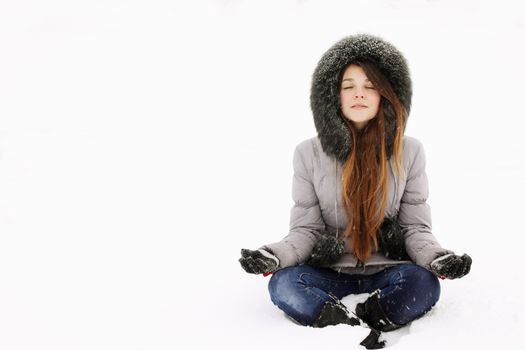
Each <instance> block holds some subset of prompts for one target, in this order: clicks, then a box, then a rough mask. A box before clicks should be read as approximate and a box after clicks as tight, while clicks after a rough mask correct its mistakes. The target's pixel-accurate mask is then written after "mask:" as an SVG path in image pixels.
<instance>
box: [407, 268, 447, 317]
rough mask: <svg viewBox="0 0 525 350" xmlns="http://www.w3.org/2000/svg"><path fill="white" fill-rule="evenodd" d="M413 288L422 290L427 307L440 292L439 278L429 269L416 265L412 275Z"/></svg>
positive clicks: (436, 300)
mask: <svg viewBox="0 0 525 350" xmlns="http://www.w3.org/2000/svg"><path fill="white" fill-rule="evenodd" d="M413 283H414V288H417V290H419V291H423V293H424V297H425V298H424V300H425V304H427V305H426V306H427V308H431V307H432V306H434V305H435V304H436V303H437V302H438V300H439V297H440V294H441V285H440V284H439V279H438V278H437V277H436V275H434V274H433V273H432V272H430V271H429V270H427V269H425V268H423V267H421V266H418V271H417V273H415V274H414V275H413Z"/></svg>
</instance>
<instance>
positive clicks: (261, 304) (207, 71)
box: [0, 0, 525, 350]
mask: <svg viewBox="0 0 525 350" xmlns="http://www.w3.org/2000/svg"><path fill="white" fill-rule="evenodd" d="M357 32H367V33H371V34H376V35H379V36H381V37H383V38H384V39H386V40H388V41H390V42H391V43H392V44H394V45H395V46H396V47H398V48H399V49H400V51H402V52H403V53H404V55H405V57H406V58H407V61H408V63H409V68H410V71H411V74H412V79H413V88H414V94H413V99H412V110H411V114H410V117H409V121H408V127H407V130H406V134H407V135H410V136H414V137H416V138H418V139H419V140H420V141H421V142H422V143H423V145H424V147H425V152H426V156H427V173H428V177H429V183H430V198H429V203H430V205H431V207H432V215H433V231H434V233H435V235H436V236H437V237H438V239H439V240H440V242H441V244H442V245H443V246H445V247H447V248H449V249H452V250H455V251H456V252H457V253H462V252H467V253H469V254H470V255H471V256H472V258H473V261H474V262H473V266H472V272H471V274H469V275H468V276H467V277H465V278H464V279H461V280H454V281H443V282H442V297H441V300H440V302H439V303H438V305H437V307H436V308H435V309H434V310H433V311H432V313H431V314H429V316H428V317H426V318H424V319H421V320H419V321H416V322H414V323H413V324H412V326H411V327H410V328H406V329H404V330H402V331H399V332H398V334H397V335H393V337H394V338H395V337H396V336H397V338H396V339H397V340H396V342H397V343H396V344H395V345H393V347H395V346H399V347H400V348H403V349H412V348H413V349H416V348H418V349H419V348H421V347H422V346H425V347H426V348H427V349H438V348H439V349H441V348H443V347H444V346H445V344H450V346H451V347H452V348H461V347H463V348H464V347H467V346H468V347H469V348H473V347H474V348H475V347H477V348H494V347H495V346H497V344H501V343H502V342H503V345H508V346H511V345H513V344H514V342H515V341H516V340H517V338H518V336H519V332H520V330H521V329H523V325H524V324H523V323H524V322H523V318H524V316H523V315H524V312H525V302H524V301H523V299H522V294H523V292H525V278H524V277H523V274H522V273H521V270H522V269H521V265H520V264H521V259H520V255H521V252H522V245H523V243H524V240H523V238H522V237H523V234H525V229H524V228H523V225H521V224H520V222H521V221H520V220H521V218H522V215H523V214H522V211H523V208H524V207H523V205H522V201H521V199H522V197H523V196H524V195H525V186H524V185H525V157H524V156H523V151H524V150H525V141H524V137H523V134H524V132H525V122H524V119H525V115H524V113H523V111H522V110H521V108H519V107H518V106H519V104H520V99H522V92H523V80H524V79H525V69H524V68H523V66H522V65H521V62H523V61H524V60H525V51H524V48H523V43H522V42H523V38H524V35H525V12H524V9H523V5H521V4H520V2H518V1H507V2H506V1H498V2H492V1H473V0H472V1H458V0H455V1H452V0H441V1H440V0H432V1H431V0H427V1H422V0H417V1H416V0H396V1H394V0H382V1H321V0H315V1H314V0H309V1H308V0H302V1H300V0H295V1H292V0H285V1H284V0H280V1H277V0H271V1H268V0H267V1H241V0H237V1H236V0H217V1H211V0H209V1H186V2H183V1H167V0H166V1H159V0H153V1H152V0H150V1H139V0H130V1H125V0H110V1H92V0H91V1H80V0H77V1H67V0H54V1H38V0H28V1H16V2H15V1H7V0H5V1H4V0H2V1H0V47H1V54H0V348H1V349H9V350H11V349H24V350H25V349H53V350H59V349H97V350H101V349H111V350H115V349H175V348H177V349H180V348H183V347H185V348H191V349H193V348H195V349H197V348H210V347H212V346H219V347H221V348H222V347H223V346H224V347H226V346H227V347H228V348H230V349H245V348H247V347H249V346H250V347H251V348H252V349H254V348H256V349H259V348H260V349H263V348H266V347H268V346H272V347H274V348H285V347H286V348H290V347H292V346H293V347H297V348H302V349H317V348H319V347H320V346H323V345H326V344H330V345H333V346H334V347H341V346H345V347H346V348H348V347H349V348H355V349H358V348H360V347H359V346H358V345H357V344H358V342H359V341H360V340H361V339H362V338H363V337H364V336H365V335H366V333H367V332H366V330H364V329H359V328H357V327H354V328H350V327H345V326H342V325H341V326H336V327H327V328H324V329H317V330H315V329H312V328H307V327H299V326H297V325H295V324H293V323H291V322H290V321H289V320H287V319H285V318H284V316H283V314H282V312H281V311H280V310H278V309H277V308H276V307H275V306H274V305H273V304H272V303H271V301H270V299H269V295H268V292H267V282H268V279H269V277H267V278H263V277H261V276H254V275H248V274H246V273H245V272H244V271H243V270H242V269H241V267H240V265H239V263H238V261H237V259H238V258H239V257H240V249H241V248H249V249H255V248H257V247H259V246H260V245H262V244H264V243H270V242H273V241H277V240H279V239H281V238H282V237H284V236H285V235H286V233H287V230H288V219H289V217H288V215H289V211H290V208H291V206H292V200H291V179H292V154H293V149H294V147H295V145H296V144H298V143H299V142H300V141H302V140H304V139H306V138H310V137H312V136H315V128H314V124H313V119H312V116H311V111H310V108H309V89H310V79H311V75H312V73H313V70H314V68H315V65H316V64H317V62H318V60H319V58H320V57H321V55H322V54H323V53H324V52H325V51H326V50H327V49H328V48H329V47H330V46H331V45H332V44H333V43H335V42H336V41H337V40H339V39H341V38H342V37H343V36H346V35H350V34H354V33H357ZM409 333H410V334H409ZM277 339H279V340H278V342H276V340H277ZM251 342H253V344H251ZM500 346H501V345H500Z"/></svg>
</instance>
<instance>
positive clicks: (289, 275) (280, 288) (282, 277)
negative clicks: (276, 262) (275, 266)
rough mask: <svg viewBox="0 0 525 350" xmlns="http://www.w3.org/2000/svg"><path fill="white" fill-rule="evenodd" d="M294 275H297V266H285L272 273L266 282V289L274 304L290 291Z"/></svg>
mask: <svg viewBox="0 0 525 350" xmlns="http://www.w3.org/2000/svg"><path fill="white" fill-rule="evenodd" d="M294 276H297V266H290V267H285V268H284V269H280V270H277V271H275V272H274V273H273V274H272V277H271V278H270V281H269V282H268V291H269V292H270V297H271V299H272V301H273V302H274V304H277V303H278V302H279V301H280V300H282V299H284V297H285V296H286V295H288V294H289V293H290V287H291V284H292V282H293V280H294Z"/></svg>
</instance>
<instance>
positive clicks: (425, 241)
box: [259, 34, 453, 274]
mask: <svg viewBox="0 0 525 350" xmlns="http://www.w3.org/2000/svg"><path fill="white" fill-rule="evenodd" d="M362 61H368V62H373V63H374V64H375V65H376V66H377V67H378V69H379V70H380V71H381V73H382V74H383V75H384V76H385V78H386V79H387V80H388V81H389V83H390V84H391V86H392V89H393V90H394V92H395V94H396V95H397V97H398V98H399V100H400V101H401V103H402V105H403V106H404V107H405V109H406V111H407V116H406V118H407V119H408V114H409V113H410V107H411V98H412V82H411V79H410V74H409V70H408V65H407V62H406V60H405V58H404V57H403V55H402V53H401V52H400V51H399V50H397V48H396V47H394V46H393V45H392V44H390V43H389V42H387V41H385V40H383V39H382V38H380V37H378V36H374V35H370V34H356V35H352V36H348V37H345V38H343V39H341V40H339V41H338V42H336V43H335V44H334V45H332V47H330V48H329V49H328V51H327V52H326V53H325V54H324V55H323V56H322V57H321V59H320V61H319V63H318V65H317V67H316V69H315V71H314V74H313V77H312V86H311V94H310V105H311V109H312V113H313V117H314V123H315V127H316V129H317V136H316V137H313V138H310V139H307V140H304V141H303V142H301V143H299V144H298V145H297V147H296V148H295V152H294V155H293V167H294V177H293V184H292V188H293V189H292V197H293V200H294V202H295V204H294V206H293V208H292V210H291V216H290V231H289V234H288V235H287V236H286V237H284V238H283V239H282V240H281V241H279V242H275V243H272V244H266V245H263V246H262V247H260V248H259V249H264V250H267V251H269V252H271V253H273V254H274V255H275V256H276V257H277V258H278V259H279V261H280V264H279V267H280V268H284V267H288V266H293V265H299V264H302V263H304V262H306V261H307V260H308V259H309V257H310V256H311V253H312V250H313V247H314V245H315V243H316V241H317V239H318V238H319V237H320V235H321V234H333V235H336V236H337V237H339V236H340V235H342V233H343V232H344V230H345V228H346V225H347V223H348V218H347V217H346V212H345V210H344V208H343V206H342V192H341V178H340V177H341V173H342V165H343V164H344V162H345V160H346V159H347V157H348V156H349V155H350V153H351V152H352V147H353V146H352V145H353V140H352V133H351V131H350V130H349V129H348V125H347V124H346V123H345V122H344V118H345V117H344V116H343V115H342V113H341V102H340V96H339V92H340V84H341V80H342V75H343V72H344V68H345V67H346V66H347V65H348V64H350V63H353V62H356V63H358V62H362ZM381 103H382V104H383V112H384V115H385V119H384V121H385V133H386V134H385V140H386V146H385V147H386V154H387V158H388V160H389V172H388V183H387V186H388V188H387V207H386V210H385V216H386V217H388V218H396V220H397V222H398V224H399V225H400V226H401V229H402V232H403V234H404V239H405V245H406V250H407V253H408V256H409V257H410V259H411V261H408V260H404V261H399V260H392V259H389V258H387V257H385V256H384V255H383V254H382V253H381V252H380V251H373V252H372V256H371V257H370V258H369V259H368V260H367V262H365V264H364V266H358V261H357V259H356V258H355V256H354V254H353V253H352V247H351V240H350V239H348V240H347V241H346V242H345V244H346V246H345V254H344V255H343V256H342V258H341V259H340V260H339V261H337V262H336V263H335V264H333V265H331V266H330V268H332V269H334V270H337V271H340V272H345V273H359V274H372V273H376V272H378V271H380V270H382V269H384V268H386V267H388V266H391V265H395V264H401V263H415V264H418V265H420V266H423V267H425V268H426V269H429V270H430V263H431V262H432V261H433V260H434V259H435V258H436V257H439V256H441V255H444V254H449V253H453V252H452V251H450V250H447V249H444V248H442V247H441V246H440V244H439V243H438V241H437V240H436V238H435V237H434V235H433V234H432V224H431V215H430V207H429V205H428V204H427V202H426V200H427V198H428V193H429V189H428V180H427V175H426V172H425V152H424V149H423V145H422V144H421V142H420V141H419V140H417V139H416V138H414V137H409V136H406V135H405V136H404V137H403V168H404V173H405V174H406V176H405V177H404V178H400V177H398V176H397V173H394V160H393V157H392V153H393V142H394V138H395V137H394V136H395V131H396V129H397V128H398V127H402V130H403V132H404V130H405V127H406V120H405V122H404V124H403V125H399V126H398V125H397V121H396V116H395V113H394V109H393V106H392V105H391V103H390V102H389V101H388V100H386V99H385V98H384V97H381ZM372 248H373V247H372Z"/></svg>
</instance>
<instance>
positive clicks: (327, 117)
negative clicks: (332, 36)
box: [310, 33, 412, 162]
mask: <svg viewBox="0 0 525 350" xmlns="http://www.w3.org/2000/svg"><path fill="white" fill-rule="evenodd" d="M357 60H363V61H372V62H374V63H375V64H376V65H377V66H378V68H379V70H380V71H381V72H382V73H383V74H384V75H385V77H386V78H387V79H388V81H389V82H390V84H391V85H392V88H393V89H394V91H395V93H396V94H397V96H398V97H399V99H400V100H401V103H402V104H403V105H404V107H405V108H406V110H407V112H408V113H410V106H411V100H412V81H411V78H410V73H409V70H408V64H407V61H406V59H405V58H404V56H403V55H402V53H401V52H400V51H399V50H398V49H396V48H395V47H394V46H393V45H392V44H390V43H389V42H387V41H385V40H384V39H382V38H380V37H378V36H375V35H371V34H365V33H360V34H355V35H350V36H347V37H344V38H343V39H341V40H339V41H338V42H336V43H335V44H334V45H332V46H331V47H330V48H329V49H328V51H327V52H326V53H325V54H324V55H323V56H322V57H321V60H320V61H319V63H318V64H317V67H316V69H315V71H314V74H313V76H312V86H311V90H310V107H311V109H312V113H313V117H314V123H315V128H316V129H317V135H318V137H319V140H320V141H321V146H322V147H323V151H324V152H325V153H326V154H328V155H330V156H332V157H335V158H336V159H337V160H339V161H340V162H344V161H345V160H346V159H347V157H348V155H349V154H350V152H351V151H352V134H351V132H350V130H349V129H348V126H347V125H346V124H345V122H344V119H343V118H344V117H343V115H342V113H341V102H340V99H339V81H340V79H341V75H342V73H343V71H342V70H343V67H345V66H346V65H347V64H350V63H352V62H354V61H357ZM385 107H386V110H385V116H386V120H385V121H386V130H387V131H386V133H387V135H386V144H387V157H388V158H389V159H390V157H391V155H392V151H393V142H394V135H395V130H396V121H395V116H394V113H393V111H392V108H391V107H390V105H389V104H388V105H386V106H385ZM388 110H390V112H389V111H388Z"/></svg>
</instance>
